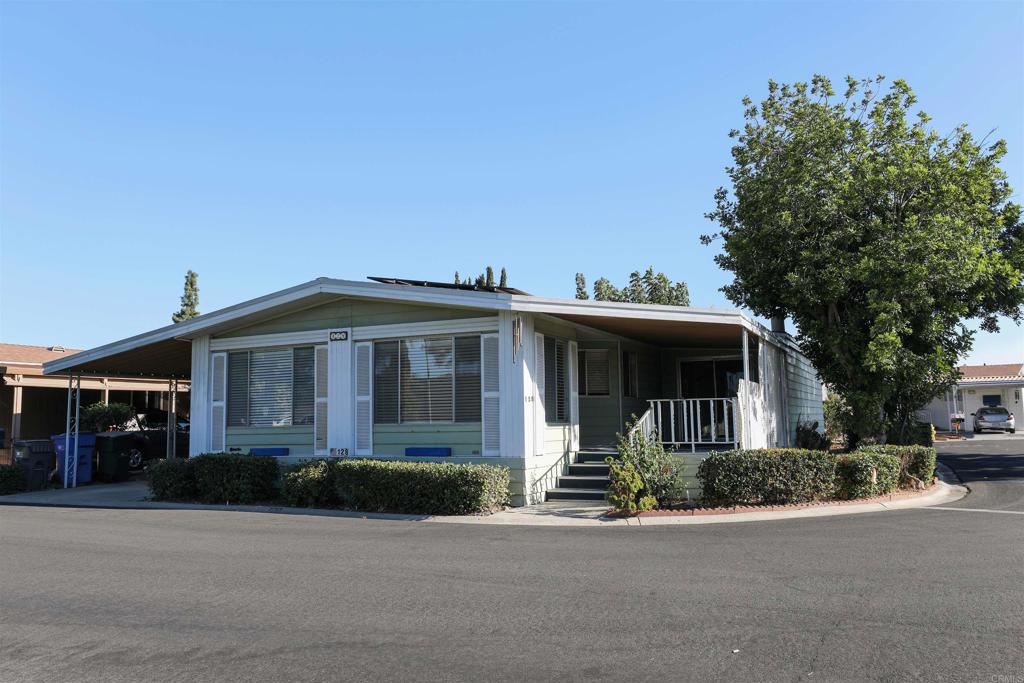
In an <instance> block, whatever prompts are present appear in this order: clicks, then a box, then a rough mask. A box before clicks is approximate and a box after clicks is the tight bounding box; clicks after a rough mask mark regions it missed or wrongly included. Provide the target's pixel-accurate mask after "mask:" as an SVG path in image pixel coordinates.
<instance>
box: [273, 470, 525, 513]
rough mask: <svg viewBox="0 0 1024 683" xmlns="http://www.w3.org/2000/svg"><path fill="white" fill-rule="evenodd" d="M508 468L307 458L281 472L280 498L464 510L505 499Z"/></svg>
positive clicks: (367, 507)
mask: <svg viewBox="0 0 1024 683" xmlns="http://www.w3.org/2000/svg"><path fill="white" fill-rule="evenodd" d="M509 483H510V478H509V471H508V468H505V467H496V466H494V465H468V464H456V463H446V462H406V461H393V460H313V461H309V462H305V463H302V464H301V465H297V466H295V467H293V468H291V469H290V470H288V471H287V472H285V473H284V475H283V476H282V483H281V500H282V502H283V503H284V504H285V505H292V506H296V507H326V508H330V507H338V508H344V509H348V510H362V511H366V512H400V513H407V514H417V515H468V514H478V513H489V512H495V511H496V510H500V509H501V508H502V507H504V506H505V505H507V504H508V502H509Z"/></svg>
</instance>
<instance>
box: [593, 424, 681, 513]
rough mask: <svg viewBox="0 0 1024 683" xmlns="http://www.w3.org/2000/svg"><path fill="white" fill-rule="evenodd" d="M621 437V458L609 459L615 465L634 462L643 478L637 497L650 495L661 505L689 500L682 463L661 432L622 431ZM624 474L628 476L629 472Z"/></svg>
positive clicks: (607, 459)
mask: <svg viewBox="0 0 1024 683" xmlns="http://www.w3.org/2000/svg"><path fill="white" fill-rule="evenodd" d="M618 440H619V448H618V450H619V457H618V459H614V458H606V459H605V462H607V463H608V464H609V465H612V466H614V465H615V464H622V465H631V466H632V468H633V470H634V471H635V472H636V474H637V475H638V476H639V477H640V481H641V487H640V489H639V490H638V491H637V492H636V496H635V499H636V500H637V501H639V500H640V499H643V498H645V497H646V498H651V499H652V500H655V501H656V505H658V506H661V507H668V506H670V505H672V504H674V503H678V502H680V501H684V500H686V487H685V481H684V479H683V469H682V466H681V463H680V462H679V460H678V459H676V458H675V457H673V456H672V455H671V454H670V453H668V452H667V451H666V450H665V446H664V445H663V444H662V442H661V439H659V438H658V436H657V434H655V433H651V434H649V435H645V434H642V433H637V434H632V435H630V436H622V435H621V434H620V435H619V437H618ZM613 473H614V470H613ZM623 476H626V475H625V473H623ZM613 481H614V479H613Z"/></svg>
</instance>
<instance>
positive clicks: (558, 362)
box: [544, 337, 569, 424]
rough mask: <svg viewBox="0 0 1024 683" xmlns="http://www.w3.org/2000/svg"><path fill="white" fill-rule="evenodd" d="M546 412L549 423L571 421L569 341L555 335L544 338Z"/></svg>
mask: <svg viewBox="0 0 1024 683" xmlns="http://www.w3.org/2000/svg"><path fill="white" fill-rule="evenodd" d="M544 356H545V359H546V361H547V363H546V366H545V368H544V371H545V377H544V413H545V416H546V418H545V419H546V421H547V422H548V424H565V423H567V422H568V421H569V393H568V380H569V364H568V342H566V341H565V340H564V339H556V338H554V337H545V338H544Z"/></svg>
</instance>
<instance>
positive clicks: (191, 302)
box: [171, 270, 199, 323]
mask: <svg viewBox="0 0 1024 683" xmlns="http://www.w3.org/2000/svg"><path fill="white" fill-rule="evenodd" d="M197 315H199V275H197V274H196V273H195V271H192V270H190V271H188V272H187V273H185V291H184V292H183V293H182V295H181V308H179V309H178V310H177V312H176V313H173V314H172V315H171V320H172V321H173V322H176V323H180V322H183V321H185V320H191V319H192V318H194V317H196V316H197Z"/></svg>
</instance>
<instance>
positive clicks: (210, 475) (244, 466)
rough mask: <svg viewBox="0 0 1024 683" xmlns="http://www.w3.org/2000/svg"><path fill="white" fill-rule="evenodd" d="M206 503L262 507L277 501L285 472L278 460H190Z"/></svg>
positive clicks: (199, 494)
mask: <svg viewBox="0 0 1024 683" xmlns="http://www.w3.org/2000/svg"><path fill="white" fill-rule="evenodd" d="M188 462H189V463H190V466H191V468H192V470H193V476H194V477H195V482H196V498H197V499H198V500H199V501H200V502H202V503H235V504H239V505H246V504H250V503H262V502H265V501H270V500H273V499H275V498H276V497H277V480H278V477H280V474H281V471H280V468H279V467H278V466H277V460H276V459H275V458H274V457H272V456H265V455H224V454H220V453H213V454H207V455H199V456H196V457H194V458H189V460H188Z"/></svg>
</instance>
